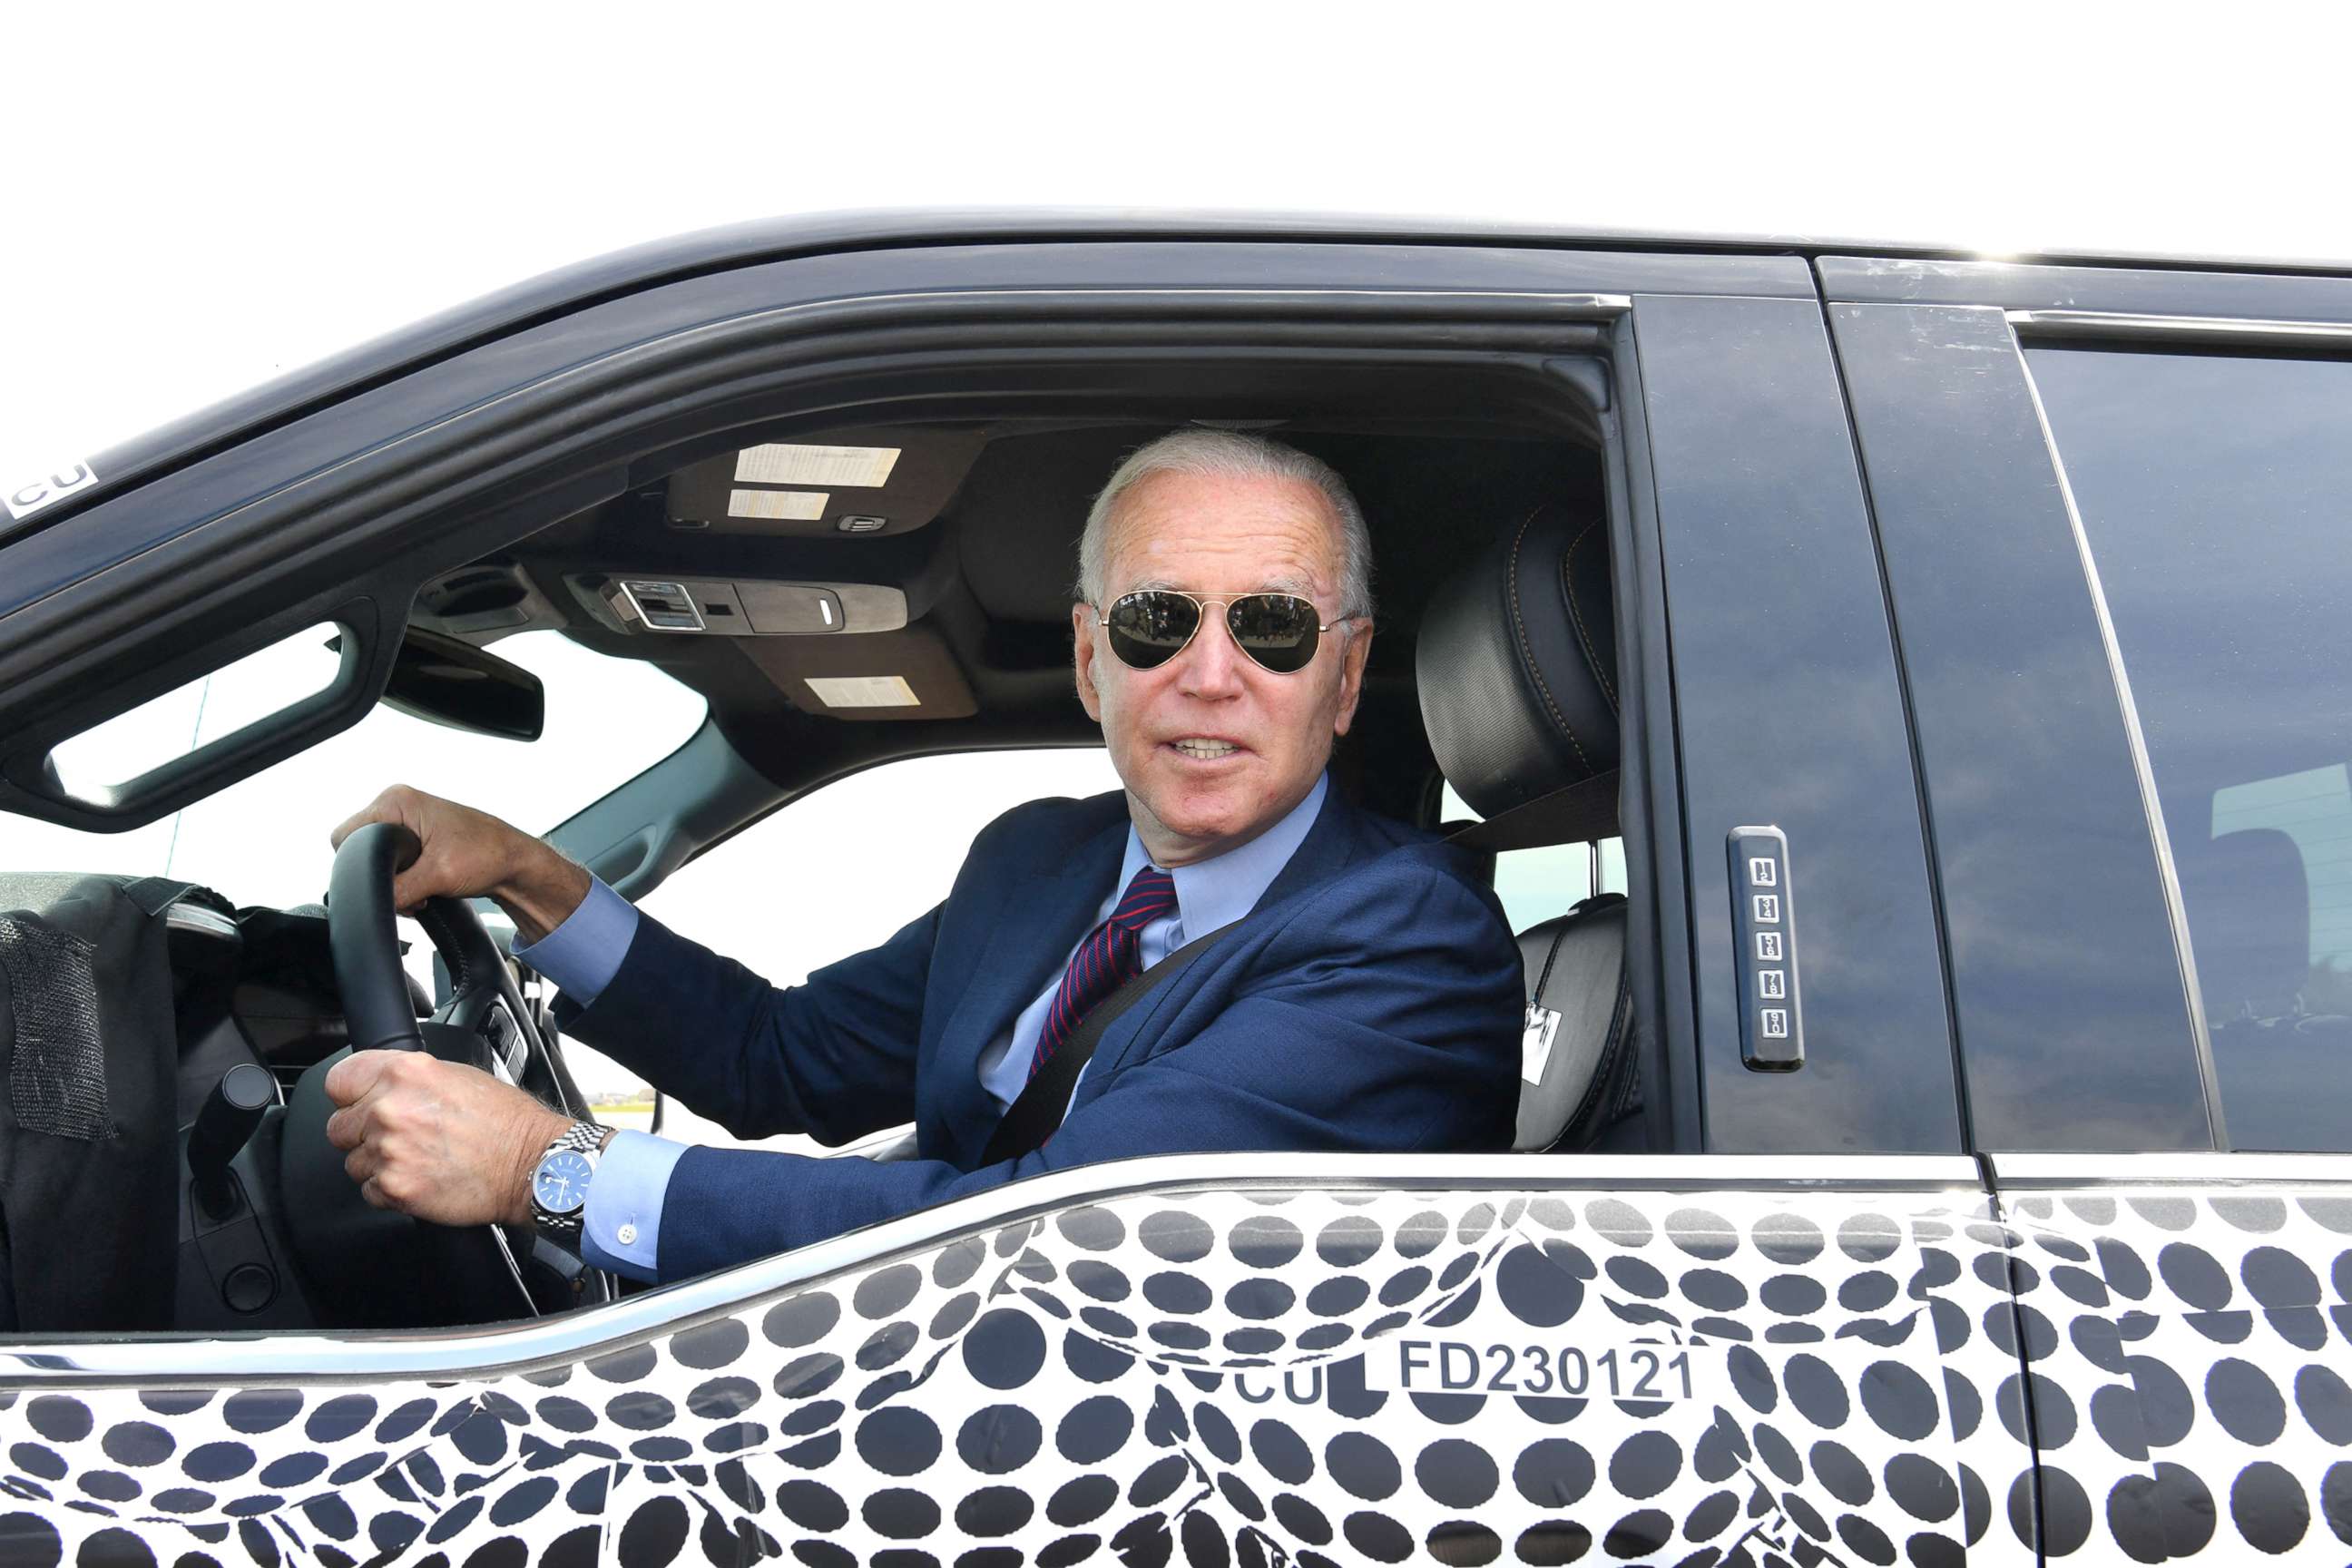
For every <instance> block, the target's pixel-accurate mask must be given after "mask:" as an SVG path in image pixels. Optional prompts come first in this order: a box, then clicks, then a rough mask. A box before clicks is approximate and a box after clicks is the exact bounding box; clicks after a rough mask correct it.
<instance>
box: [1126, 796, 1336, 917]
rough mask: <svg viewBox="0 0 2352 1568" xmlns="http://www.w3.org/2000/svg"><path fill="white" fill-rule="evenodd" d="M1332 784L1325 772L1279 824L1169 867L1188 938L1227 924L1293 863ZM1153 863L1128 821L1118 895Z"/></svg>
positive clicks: (1251, 905) (1246, 910) (1252, 905)
mask: <svg viewBox="0 0 2352 1568" xmlns="http://www.w3.org/2000/svg"><path fill="white" fill-rule="evenodd" d="M1330 787H1331V775H1330V774H1328V773H1324V774H1322V775H1321V776H1319V777H1318V778H1317V779H1316V781H1315V787H1314V788H1313V789H1310V790H1308V791H1307V798H1306V799H1305V800H1302V801H1300V802H1299V803H1298V804H1297V805H1294V806H1292V807H1291V808H1290V809H1289V810H1288V811H1287V812H1285V813H1284V814H1283V816H1282V817H1281V818H1280V820H1278V821H1276V823H1275V825H1274V826H1271V827H1269V828H1267V829H1266V830H1265V832H1264V833H1261V834H1259V835H1258V836H1257V837H1255V838H1253V839H1251V840H1250V841H1249V842H1248V843H1246V844H1244V845H1243V846H1241V847H1239V848H1236V849H1228V850H1226V851H1225V852H1224V853H1223V854H1222V855H1219V856H1215V857H1213V858H1210V859H1207V860H1200V861H1195V862H1194V863H1193V864H1192V865H1190V866H1179V867H1177V868H1175V869H1174V870H1172V871H1171V872H1170V873H1169V876H1170V877H1171V878H1172V879H1174V880H1175V883H1176V918H1177V920H1178V921H1179V923H1180V924H1181V925H1182V927H1183V929H1184V934H1185V936H1186V938H1187V939H1188V940H1189V939H1191V938H1192V937H1196V936H1206V935H1208V934H1209V933H1210V932H1211V931H1216V930H1219V929H1221V928H1223V927H1224V926H1229V925H1231V924H1233V923H1234V921H1237V920H1239V919H1241V918H1242V917H1243V916H1244V915H1245V914H1247V913H1249V912H1250V910H1253V909H1255V908H1256V907H1257V901H1258V900H1260V899H1261V898H1264V897H1265V890H1266V889H1267V888H1269V887H1271V886H1273V884H1274V879H1276V877H1279V876H1280V875H1282V868H1284V867H1285V866H1287V865H1288V864H1290V858H1291V856H1293V855H1295V854H1297V851H1298V847H1299V845H1300V844H1302V843H1304V842H1305V841H1306V838H1307V829H1309V828H1311V827H1313V826H1315V818H1316V816H1318V814H1319V813H1320V812H1321V811H1322V809H1323V797H1324V795H1326V794H1328V792H1329V790H1330ZM1149 864H1150V857H1149V856H1148V855H1146V854H1145V853H1144V851H1143V840H1142V839H1141V838H1140V837H1138V836H1137V834H1136V831H1135V825H1134V824H1133V823H1129V825H1128V828H1127V858H1126V860H1125V862H1124V863H1123V864H1121V866H1120V867H1119V871H1118V887H1116V888H1114V889H1111V895H1110V896H1111V898H1112V899H1113V900H1117V899H1118V896H1119V892H1120V890H1121V889H1125V888H1126V886H1127V885H1128V884H1129V882H1132V881H1134V880H1135V874H1136V873H1137V872H1138V871H1140V870H1142V869H1143V868H1144V867H1145V866H1147V865H1149Z"/></svg>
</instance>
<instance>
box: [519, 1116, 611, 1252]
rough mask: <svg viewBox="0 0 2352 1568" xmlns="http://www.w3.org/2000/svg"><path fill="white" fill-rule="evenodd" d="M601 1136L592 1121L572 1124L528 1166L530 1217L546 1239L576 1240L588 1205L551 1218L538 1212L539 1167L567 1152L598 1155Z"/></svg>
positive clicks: (549, 1213) (546, 1211) (602, 1142)
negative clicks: (550, 1237)
mask: <svg viewBox="0 0 2352 1568" xmlns="http://www.w3.org/2000/svg"><path fill="white" fill-rule="evenodd" d="M604 1133H605V1129H604V1128H603V1127H600V1126H598V1125H597V1124H596V1123H595V1122H593V1121H575V1122H573V1123H572V1125H571V1126H569V1127H567V1128H565V1129H564V1130H563V1131H562V1133H560V1134H558V1135H557V1136H556V1137H555V1138H554V1139H553V1140H551V1142H549V1143H548V1145H547V1147H546V1148H544V1149H542V1150H541V1151H540V1152H539V1158H538V1159H537V1160H534V1161H532V1162H531V1173H532V1181H531V1188H530V1212H531V1217H532V1218H533V1219H535V1220H537V1221H538V1222H539V1228H540V1229H541V1230H543V1231H545V1232H547V1234H548V1235H550V1236H552V1237H557V1238H558V1239H561V1240H569V1239H572V1237H577V1236H579V1234H580V1233H581V1230H582V1228H583V1226H584V1224H585V1222H586V1220H587V1215H588V1205H586V1204H582V1205H580V1206H579V1207H578V1208H576V1209H573V1210H572V1212H571V1213H569V1214H554V1213H551V1212H550V1211H549V1210H547V1209H545V1208H542V1207H541V1205H540V1202H539V1182H538V1172H539V1167H540V1166H541V1164H543V1163H545V1162H546V1160H547V1157H548V1156H549V1155H550V1154H561V1153H564V1152H572V1153H576V1154H593V1153H596V1152H599V1151H600V1150H602V1149H603V1148H604Z"/></svg>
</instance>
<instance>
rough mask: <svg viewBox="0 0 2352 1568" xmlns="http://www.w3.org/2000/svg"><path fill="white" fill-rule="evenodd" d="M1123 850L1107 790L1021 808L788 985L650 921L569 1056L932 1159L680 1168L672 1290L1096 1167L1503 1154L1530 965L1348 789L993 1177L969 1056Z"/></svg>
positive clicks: (989, 1124) (1463, 882)
mask: <svg viewBox="0 0 2352 1568" xmlns="http://www.w3.org/2000/svg"><path fill="white" fill-rule="evenodd" d="M1127 831H1128V813H1127V801H1126V796H1125V795H1121V794H1118V793H1113V794H1109V795H1097V796H1096V797H1094V798H1093V799H1090V800H1082V801H1081V800H1045V801H1034V802H1032V803H1030V804H1029V805H1023V806H1019V807H1017V808H1015V809H1014V810H1013V811H1010V812H1007V813H1006V814H1005V815H1004V816H1001V817H999V818H997V820H996V821H994V822H993V823H991V824H990V825H989V826H988V827H987V828H986V829H984V830H983V831H982V833H981V835H980V837H979V838H978V839H977V840H975V841H974V842H973V844H972V847H971V855H970V856H969V857H968V858H966V859H965V861H964V864H963V867H962V869H961V871H960V872H959V873H958V874H957V877H956V881H955V887H954V889H953V890H952V891H951V892H950V894H949V895H948V898H947V901H946V902H944V903H942V904H940V906H939V907H938V908H936V909H934V910H931V911H930V912H929V913H928V914H926V915H924V916H923V917H922V918H920V919H919V920H917V921H913V922H912V923H911V924H909V925H908V926H907V927H905V928H904V929H903V930H901V931H898V933H897V934H896V935H895V936H893V937H891V938H890V940H889V941H887V942H884V943H883V944H882V945H881V946H879V947H877V948H874V949H873V950H871V951H870V952H862V953H859V954H857V955H856V957H853V958H847V959H844V960H843V961H841V962H840V963H835V964H832V965H829V966H827V967H826V968H824V969H820V970H818V971H817V972H816V973H814V974H812V975H810V976H809V978H808V982H807V984H803V985H800V986H796V987H793V988H792V989H789V990H777V989H775V988H773V987H772V986H770V985H769V984H767V983H766V982H765V981H763V980H761V979H760V978H759V977H758V976H757V975H755V974H753V973H751V971H749V970H747V969H745V968H744V967H743V966H742V965H741V964H739V963H734V962H733V961H732V960H730V959H725V958H721V957H719V955H718V954H716V953H714V952H710V951H709V949H708V948H704V947H701V946H699V945H698V944H697V943H695V942H688V940H686V939H685V938H683V937H680V936H678V935H677V933H675V932H673V931H668V930H667V929H666V928H664V927H663V926H662V925H661V924H660V923H658V922H657V921H654V920H652V919H650V918H646V917H643V916H641V917H640V918H639V920H638V922H637V931H636V935H635V938H634V939H633V940H632V941H631V942H630V944H629V951H628V954H627V956H626V957H625V959H624V960H623V961H622V963H621V967H620V969H619V971H618V972H617V973H615V974H614V976H613V979H612V981H611V983H610V984H607V985H606V986H605V987H604V991H603V992H602V993H600V994H598V996H597V998H596V1000H595V1002H594V1004H593V1005H591V1006H589V1007H587V1008H585V1009H583V1010H582V1011H580V1012H578V1013H573V1014H570V1015H569V1016H567V1017H566V1019H565V1027H566V1028H567V1029H568V1030H569V1031H570V1032H571V1033H572V1034H575V1035H577V1036H578V1037H580V1038H581V1039H583V1040H585V1041H587V1042H588V1043H589V1044H590V1045H593V1046H594V1047H596V1048H597V1049H599V1050H601V1051H604V1053H605V1054H607V1055H608V1056H611V1057H613V1058H615V1059H616V1060H618V1061H621V1062H623V1063H625V1065H627V1066H629V1067H631V1068H635V1069H636V1070H637V1071H638V1072H639V1073H641V1074H643V1075H644V1076H645V1077H646V1079H648V1080H650V1081H652V1082H654V1083H656V1084H659V1085H661V1086H662V1088H663V1089H664V1090H665V1091H666V1092H667V1093H671V1094H675V1095H677V1098H678V1099H679V1100H682V1101H684V1102H685V1103H686V1104H688V1105H689V1106H692V1107H693V1108H694V1109H695V1110H697V1111H698V1112H699V1113H701V1114H702V1115H705V1116H708V1117H710V1118H711V1119H712V1120H714V1121H718V1122H719V1123H720V1124H721V1125H723V1126H725V1127H726V1128H727V1129H728V1130H729V1131H731V1132H733V1133H735V1134H736V1135H737V1136H738V1137H744V1138H761V1137H768V1136H771V1135H773V1134H776V1133H780V1132H803V1131H804V1132H810V1133H814V1135H815V1136H816V1137H817V1138H819V1139H820V1140H822V1141H824V1142H827V1143H840V1142H847V1141H848V1140H850V1139H852V1138H856V1137H858V1136H860V1135H862V1134H864V1133H866V1132H870V1131H876V1130H877V1129H879V1128H884V1127H889V1126H893V1125H896V1124H898V1123H900V1122H903V1121H907V1120H908V1119H909V1118H910V1117H911V1118H912V1119H913V1121H914V1122H915V1124H916V1128H917V1133H918V1143H919V1157H918V1158H916V1159H912V1160H906V1161H895V1162H891V1163H874V1162H871V1161H867V1160H860V1159H854V1158H852V1159H813V1158H809V1157H806V1156H802V1155H794V1154H783V1153H777V1152H771V1151H761V1150H734V1149H708V1148H697V1149H693V1150H689V1151H688V1152H687V1153H686V1155H685V1156H684V1157H683V1158H682V1159H680V1160H679V1161H678V1163H677V1167H676V1169H675V1170H673V1171H672V1173H671V1175H670V1181H669V1186H668V1188H667V1191H666V1193H665V1195H664V1198H663V1203H662V1226H661V1242H660V1249H659V1251H660V1256H659V1257H658V1258H657V1259H656V1268H657V1271H658V1273H659V1275H660V1277H661V1278H662V1279H683V1278H685V1277H687V1276H689V1275H693V1274H698V1273H702V1272H704V1271H706V1270H709V1269H711V1268H721V1267H725V1266H728V1265H731V1264H736V1263H741V1262H745V1261H747V1260H749V1259H751V1258H757V1257H761V1256H763V1255H765V1254H768V1253H772V1252H778V1251H782V1250H783V1249H785V1248H788V1247H798V1246H801V1245H803V1243H806V1242H811V1241H814V1240H818V1239H820V1238H822V1237H827V1236H832V1235H835V1234H836V1233H838V1232H841V1231H845V1230H848V1229H851V1228H852V1227H854V1226H862V1225H866V1224H870V1223H872V1222H874V1221H876V1220H882V1219H887V1218H889V1217H891V1216H892V1215H899V1214H904V1213H906V1212H908V1210H911V1209H916V1208H920V1207H923V1206H925V1205H929V1204H935V1203H939V1202H941V1201H943V1200H946V1199H949V1198H953V1197H960V1196H962V1195H963V1194H969V1193H974V1192H979V1191H982V1190H984V1189H986V1188H989V1187H992V1186H995V1185H997V1184H1000V1183H1003V1182H1008V1181H1012V1180H1013V1179H1015V1178H1017V1177H1021V1176H1029V1175H1034V1174H1037V1173H1040V1172H1044V1171H1050V1170H1059V1169H1062V1168H1064V1167H1066V1166H1070V1165H1076V1164H1083V1163H1087V1162H1091V1161H1097V1160H1112V1159H1118V1158H1122V1157H1125V1156H1129V1155H1138V1154H1161V1153H1174V1152H1193V1151H1208V1150H1228V1149H1274V1150H1339V1151H1353V1152H1370V1151H1396V1152H1405V1151H1412V1150H1433V1151H1436V1150H1446V1151H1456V1150H1461V1151H1469V1150H1503V1149H1507V1148H1509V1147H1510V1140H1511V1134H1512V1131H1513V1120H1514V1117H1515V1114H1516V1111H1517V1103H1518V1044H1519V1024H1520V1018H1521V1016H1522V1011H1523V1009H1524V1006H1525V994H1524V992H1523V991H1522V989H1521V981H1520V973H1519V952H1518V944H1517V942H1515V941H1514V940H1513V939H1512V936H1511V933H1510V931H1509V928H1508V927H1507V925H1506V924H1505V923H1504V921H1503V917H1502V911H1501V910H1500V908H1499V907H1498V906H1497V905H1496V902H1495V899H1494V895H1493V894H1492V893H1491V892H1489V891H1488V890H1487V889H1485V888H1483V887H1481V886H1479V885H1477V883H1476V882H1475V881H1474V880H1473V879H1471V878H1470V876H1469V875H1468V874H1467V871H1466V864H1465V861H1464V859H1463V858H1462V857H1461V856H1460V855H1459V853H1458V852H1456V851H1454V850H1453V849H1450V848H1448V847H1445V846H1444V845H1443V844H1441V843H1439V842H1437V841H1435V840H1433V839H1432V838H1430V837H1427V836H1425V835H1423V834H1420V833H1417V832H1415V831H1414V830H1412V829H1411V828H1408V827H1405V826H1402V825H1401V824H1398V823H1394V822H1391V821H1388V820H1387V819H1385V818H1382V817H1378V816H1371V815H1370V814H1368V813H1365V812H1361V811H1359V810H1357V809H1355V808H1354V807H1352V806H1350V805H1347V804H1346V803H1345V802H1343V801H1342V800H1341V799H1340V798H1339V792H1338V791H1337V790H1333V791H1331V792H1329V793H1328V795H1327V796H1326V798H1325V801H1324V805H1323V809H1322V811H1321V813H1320V814H1319V815H1318V816H1317V818H1316V821H1315V825H1314V826H1313V827H1312V828H1310V829H1309V830H1308V832H1307V837H1306V838H1305V839H1304V840H1302V841H1301V842H1300V844H1299V847H1298V848H1297V852H1296V853H1294V854H1293V855H1292V856H1291V858H1290V862H1289V864H1288V865H1286V867H1284V868H1283V870H1282V872H1281V874H1280V875H1279V876H1278V877H1276V879H1275V880H1274V883H1273V885H1272V886H1270V887H1269V888H1268V889H1266V892H1265V897H1264V898H1262V899H1260V900H1259V901H1258V904H1257V907H1256V908H1255V910H1252V911H1251V913H1250V915H1249V916H1248V918H1247V919H1245V920H1243V921H1238V922H1236V923H1235V924H1234V925H1233V926H1232V927H1230V928H1229V929H1228V930H1227V931H1225V933H1224V935H1223V937H1222V938H1221V939H1219V940H1218V941H1217V942H1213V943H1212V944H1211V945H1210V946H1209V948H1208V949H1207V950H1206V951H1205V952H1202V955H1201V957H1200V958H1199V959H1198V960H1197V961H1196V962H1195V963H1192V966H1191V967H1190V968H1189V969H1187V970H1185V971H1184V972H1183V973H1181V975H1179V976H1178V977H1177V978H1175V979H1174V980H1171V981H1169V982H1166V983H1164V984H1160V986H1159V987H1158V988H1157V989H1155V990H1154V991H1152V992H1151V993H1150V994H1149V995H1147V996H1145V997H1144V998H1143V999H1142V1000H1141V1001H1140V1002H1139V1003H1138V1004H1137V1005H1135V1006H1133V1007H1131V1008H1129V1010H1128V1011H1127V1013H1126V1014H1125V1016H1122V1017H1120V1018H1119V1019H1118V1022H1117V1023H1115V1024H1114V1025H1112V1026H1111V1027H1110V1028H1108V1029H1107V1030H1106V1031H1104V1034H1103V1037H1102V1039H1101V1041H1100V1043H1099V1044H1098V1045H1097V1047H1096V1050H1095V1055H1094V1058H1093V1062H1092V1065H1091V1066H1090V1067H1089V1068H1088V1069H1087V1074H1086V1077H1085V1078H1084V1079H1082V1080H1081V1081H1080V1083H1079V1085H1078V1089H1077V1092H1076V1095H1075V1096H1074V1097H1073V1099H1072V1101H1071V1105H1070V1110H1069V1113H1068V1115H1067V1117H1066V1119H1065V1120H1064V1121H1063V1123H1062V1125H1061V1127H1060V1129H1059V1130H1058V1131H1055V1134H1054V1136H1053V1138H1052V1140H1051V1141H1050V1142H1048V1143H1047V1144H1046V1146H1045V1148H1043V1149H1040V1150H1038V1151H1037V1152H1034V1153H1030V1154H1024V1155H1023V1156H1021V1157H1020V1158H1019V1159H1017V1160H1010V1161H1003V1162H1000V1163H996V1164H993V1165H985V1166H983V1165H982V1164H981V1163H980V1162H981V1153H982V1150H983V1149H984V1148H985V1147H986V1145H987V1143H988V1139H989V1135H990V1133H991V1132H992V1131H994V1129H995V1126H996V1123H997V1121H998V1120H999V1116H1000V1112H999V1110H998V1109H997V1105H996V1102H995V1100H992V1098H991V1097H990V1096H989V1095H988V1093H987V1091H986V1090H984V1089H982V1088H981V1085H980V1079H979V1061H980V1057H981V1053H982V1051H983V1050H985V1049H986V1048H987V1047H989V1045H990V1044H991V1043H992V1042H993V1041H994V1040H995V1039H997V1038H998V1037H1000V1036H1002V1035H1003V1033H1004V1031H1005V1030H1006V1029H1008V1028H1009V1027H1010V1026H1012V1023H1013V1018H1014V1017H1015V1016H1017V1015H1018V1014H1019V1013H1020V1011H1021V1009H1022V1008H1023V1007H1024V1006H1025V1005H1027V1004H1028V1003H1029V1002H1030V1001H1031V1000H1033V999H1034V997H1035V996H1036V995H1037V994H1038V993H1039V992H1040V991H1042V990H1044V989H1045V984H1046V982H1047V981H1048V980H1049V979H1051V978H1052V977H1053V973H1054V972H1055V970H1057V969H1058V968H1059V966H1060V965H1061V964H1062V963H1064V961H1065V960H1066V958H1067V957H1068V955H1069V952H1070V950H1071V949H1072V948H1073V947H1075V946H1076V944H1077V942H1078V939H1079V938H1080V937H1082V936H1084V935H1085V934H1086V933H1087V930H1088V929H1089V928H1090V927H1091V926H1092V924H1093V921H1094V918H1095V915H1096V912H1097V910H1098V909H1099V907H1100V905H1101V902H1102V900H1103V898H1104V896H1105V895H1106V894H1107V893H1108V892H1109V891H1110V886H1111V882H1112V881H1113V879H1115V878H1116V877H1117V876H1118V869H1119V864H1120V860H1121V858H1122V857H1123V856H1124V854H1125V851H1126V847H1127ZM1193 934H1199V933H1193Z"/></svg>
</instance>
